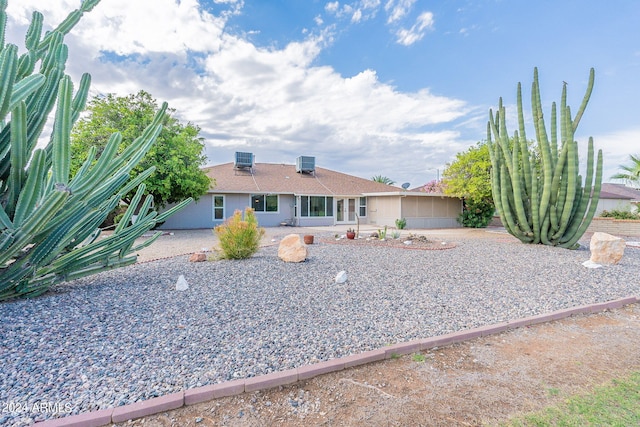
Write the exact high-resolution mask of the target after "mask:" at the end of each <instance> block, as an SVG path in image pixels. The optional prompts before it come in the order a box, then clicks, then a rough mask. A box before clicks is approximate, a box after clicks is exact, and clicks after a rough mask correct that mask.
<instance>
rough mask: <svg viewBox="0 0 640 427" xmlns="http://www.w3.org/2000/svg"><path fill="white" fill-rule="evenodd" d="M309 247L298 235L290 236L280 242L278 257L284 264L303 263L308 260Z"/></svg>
mask: <svg viewBox="0 0 640 427" xmlns="http://www.w3.org/2000/svg"><path fill="white" fill-rule="evenodd" d="M307 254H308V252H307V245H305V244H304V242H303V241H302V238H301V237H300V235H298V234H289V235H288V236H285V238H284V239H282V240H281V241H280V246H278V256H279V257H280V259H281V260H283V261H284V262H303V261H304V260H306V259H307Z"/></svg>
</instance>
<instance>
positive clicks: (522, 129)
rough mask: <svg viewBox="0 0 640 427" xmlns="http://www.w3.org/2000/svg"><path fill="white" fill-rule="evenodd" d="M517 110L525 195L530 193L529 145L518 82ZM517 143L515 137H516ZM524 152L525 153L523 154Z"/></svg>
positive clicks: (520, 86) (520, 89) (520, 88)
mask: <svg viewBox="0 0 640 427" xmlns="http://www.w3.org/2000/svg"><path fill="white" fill-rule="evenodd" d="M517 110H518V132H519V135H520V143H521V146H520V152H521V153H522V161H523V164H522V168H523V171H524V182H525V188H526V192H527V195H531V191H532V189H531V184H532V182H531V178H532V177H531V168H530V167H529V147H528V146H527V134H526V130H525V125H524V109H523V108H522V85H521V84H520V83H519V82H518V93H517ZM516 143H517V139H516ZM525 153H526V155H525Z"/></svg>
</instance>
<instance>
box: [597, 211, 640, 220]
mask: <svg viewBox="0 0 640 427" xmlns="http://www.w3.org/2000/svg"><path fill="white" fill-rule="evenodd" d="M600 216H601V217H602V218H614V219H640V214H637V213H633V212H629V211H622V210H617V209H613V210H610V211H602V212H601V213H600Z"/></svg>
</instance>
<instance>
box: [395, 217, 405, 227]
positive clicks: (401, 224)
mask: <svg viewBox="0 0 640 427" xmlns="http://www.w3.org/2000/svg"><path fill="white" fill-rule="evenodd" d="M406 226H407V220H406V218H399V219H396V228H397V229H398V230H404V228H405V227H406Z"/></svg>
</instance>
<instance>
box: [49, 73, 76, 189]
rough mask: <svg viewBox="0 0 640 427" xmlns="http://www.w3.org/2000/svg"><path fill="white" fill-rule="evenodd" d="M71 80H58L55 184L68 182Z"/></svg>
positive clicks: (54, 151) (54, 149)
mask: <svg viewBox="0 0 640 427" xmlns="http://www.w3.org/2000/svg"><path fill="white" fill-rule="evenodd" d="M72 91H73V84H72V83H71V78H69V77H68V76H65V77H63V78H62V80H60V89H59V91H58V108H57V111H56V122H55V123H56V124H55V126H54V129H53V176H54V180H55V182H56V183H61V184H67V183H68V182H69V167H70V165H71V153H70V152H69V142H70V141H69V135H70V133H71V112H72V110H71V102H72V101H71V93H72Z"/></svg>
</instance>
